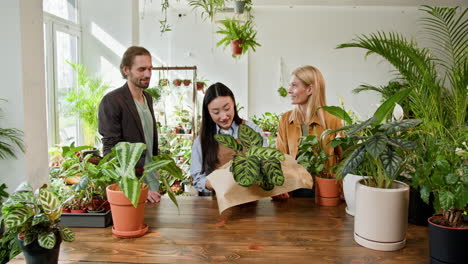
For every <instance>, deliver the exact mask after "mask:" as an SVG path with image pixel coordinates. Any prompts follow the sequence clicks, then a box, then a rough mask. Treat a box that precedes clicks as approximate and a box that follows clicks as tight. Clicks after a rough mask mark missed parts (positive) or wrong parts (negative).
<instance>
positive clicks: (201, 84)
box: [197, 82, 205, 91]
mask: <svg viewBox="0 0 468 264" xmlns="http://www.w3.org/2000/svg"><path fill="white" fill-rule="evenodd" d="M203 88H205V83H204V82H197V90H198V91H201V90H203Z"/></svg>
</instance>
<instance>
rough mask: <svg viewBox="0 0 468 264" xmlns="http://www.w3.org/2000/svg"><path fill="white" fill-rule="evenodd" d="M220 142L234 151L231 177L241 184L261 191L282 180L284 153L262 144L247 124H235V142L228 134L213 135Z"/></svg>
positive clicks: (260, 137)
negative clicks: (237, 135) (237, 128)
mask: <svg viewBox="0 0 468 264" xmlns="http://www.w3.org/2000/svg"><path fill="white" fill-rule="evenodd" d="M215 139H216V141H218V143H219V144H220V145H223V146H226V147H228V148H231V149H233V150H235V151H236V154H235V155H234V159H233V161H232V165H231V168H230V170H231V172H232V174H233V176H234V180H235V181H236V182H237V183H238V184H239V185H241V186H243V187H249V186H251V185H253V184H258V185H259V186H260V187H261V188H262V189H264V190H265V191H270V190H272V189H273V188H274V187H275V186H281V185H283V183H284V175H283V170H282V168H281V162H280V161H282V160H284V159H285V158H284V154H283V153H281V152H280V151H279V150H277V149H274V148H267V147H262V143H263V138H262V136H261V135H260V134H259V133H257V132H255V130H253V129H252V128H250V127H249V126H247V125H244V124H241V125H240V126H239V142H240V143H239V142H238V141H237V140H236V139H235V138H233V137H232V136H229V135H221V134H219V135H215Z"/></svg>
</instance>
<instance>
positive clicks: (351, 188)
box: [343, 173, 367, 216]
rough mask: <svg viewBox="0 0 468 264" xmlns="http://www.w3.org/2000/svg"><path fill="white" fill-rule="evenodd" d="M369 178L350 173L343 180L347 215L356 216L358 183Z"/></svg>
mask: <svg viewBox="0 0 468 264" xmlns="http://www.w3.org/2000/svg"><path fill="white" fill-rule="evenodd" d="M366 177H367V176H361V175H355V174H351V173H348V174H346V176H345V177H344V179H343V193H344V197H345V200H346V213H347V214H349V215H352V216H354V211H355V209H356V200H355V197H356V195H355V194H356V183H357V182H358V181H360V180H362V179H364V178H366Z"/></svg>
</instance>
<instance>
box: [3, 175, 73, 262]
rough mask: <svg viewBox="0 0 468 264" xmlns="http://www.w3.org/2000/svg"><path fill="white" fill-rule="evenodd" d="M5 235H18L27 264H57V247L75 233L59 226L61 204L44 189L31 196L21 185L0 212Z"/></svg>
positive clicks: (28, 189)
mask: <svg viewBox="0 0 468 264" xmlns="http://www.w3.org/2000/svg"><path fill="white" fill-rule="evenodd" d="M2 214H3V218H4V223H5V228H6V231H5V232H6V234H14V235H17V237H18V240H19V244H20V247H21V249H22V251H23V253H24V256H25V259H26V263H58V256H59V252H60V243H61V242H62V240H63V241H67V242H71V241H73V240H75V233H74V232H73V231H71V230H70V229H68V228H66V227H63V226H59V218H60V215H61V214H62V204H61V203H60V201H59V199H58V198H57V196H55V195H54V194H53V192H52V191H50V190H48V189H47V185H44V186H42V187H41V188H39V190H37V191H36V192H33V190H32V188H31V186H30V185H29V184H27V183H23V184H21V185H20V186H19V187H18V188H17V189H16V190H15V192H14V193H12V194H11V195H10V197H9V199H8V200H7V201H6V202H5V204H4V205H3V208H2Z"/></svg>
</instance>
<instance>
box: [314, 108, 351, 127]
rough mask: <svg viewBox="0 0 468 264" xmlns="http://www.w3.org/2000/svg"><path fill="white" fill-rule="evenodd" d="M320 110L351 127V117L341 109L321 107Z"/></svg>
mask: <svg viewBox="0 0 468 264" xmlns="http://www.w3.org/2000/svg"><path fill="white" fill-rule="evenodd" d="M320 108H321V109H323V110H325V111H327V112H328V113H330V114H332V115H334V116H336V117H338V118H339V119H341V120H344V121H345V122H346V124H348V125H351V124H352V123H353V120H352V119H351V117H350V116H349V115H348V113H346V111H345V110H344V109H343V108H341V107H338V106H322V107H320ZM320 108H319V109H320Z"/></svg>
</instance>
